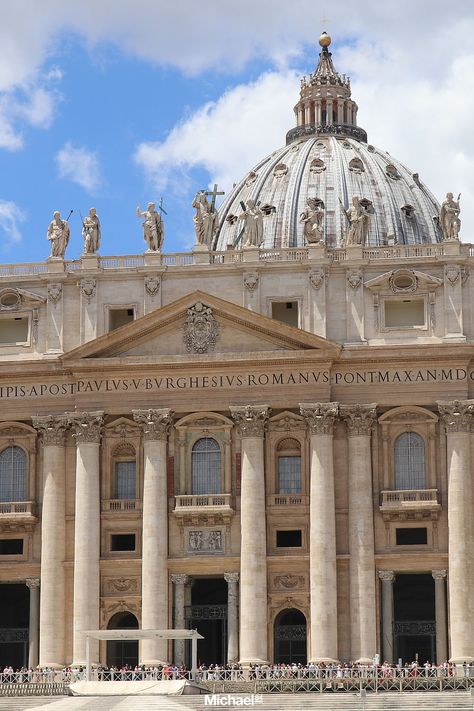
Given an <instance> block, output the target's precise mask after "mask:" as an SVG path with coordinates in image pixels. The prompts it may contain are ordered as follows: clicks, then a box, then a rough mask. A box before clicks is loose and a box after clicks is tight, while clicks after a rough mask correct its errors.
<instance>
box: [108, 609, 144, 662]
mask: <svg viewBox="0 0 474 711" xmlns="http://www.w3.org/2000/svg"><path fill="white" fill-rule="evenodd" d="M107 629H108V630H135V629H138V620H137V618H136V617H135V615H132V613H131V612H117V613H116V614H115V615H114V616H113V617H111V618H110V620H109V624H108V625H107ZM137 664H138V640H131V639H126V640H121V639H120V640H119V639H110V640H108V641H107V666H108V667H109V668H110V667H117V669H122V668H123V667H125V666H128V667H130V668H131V669H134V668H135V667H136V665H137Z"/></svg>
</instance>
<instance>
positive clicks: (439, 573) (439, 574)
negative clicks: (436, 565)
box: [431, 570, 448, 580]
mask: <svg viewBox="0 0 474 711" xmlns="http://www.w3.org/2000/svg"><path fill="white" fill-rule="evenodd" d="M447 573H448V571H447V570H432V571H431V575H432V576H433V578H434V579H435V580H444V579H445V577H446V575H447Z"/></svg>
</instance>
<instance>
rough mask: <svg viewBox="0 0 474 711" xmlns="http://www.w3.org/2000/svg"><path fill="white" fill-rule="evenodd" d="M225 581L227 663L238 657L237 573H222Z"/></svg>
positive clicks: (234, 661)
mask: <svg viewBox="0 0 474 711" xmlns="http://www.w3.org/2000/svg"><path fill="white" fill-rule="evenodd" d="M224 580H225V581H226V583H227V663H228V664H233V663H236V662H237V661H238V659H239V619H238V604H239V603H238V600H239V588H238V583H239V574H238V573H224Z"/></svg>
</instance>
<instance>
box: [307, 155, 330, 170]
mask: <svg viewBox="0 0 474 711" xmlns="http://www.w3.org/2000/svg"><path fill="white" fill-rule="evenodd" d="M323 170H326V166H325V165H324V161H323V160H321V158H314V159H313V160H312V161H311V164H310V166H309V171H310V173H322V172H323Z"/></svg>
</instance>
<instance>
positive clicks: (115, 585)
mask: <svg viewBox="0 0 474 711" xmlns="http://www.w3.org/2000/svg"><path fill="white" fill-rule="evenodd" d="M104 587H105V592H106V593H135V592H137V591H138V580H137V579H136V578H112V579H109V580H106V581H105V586H104Z"/></svg>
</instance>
